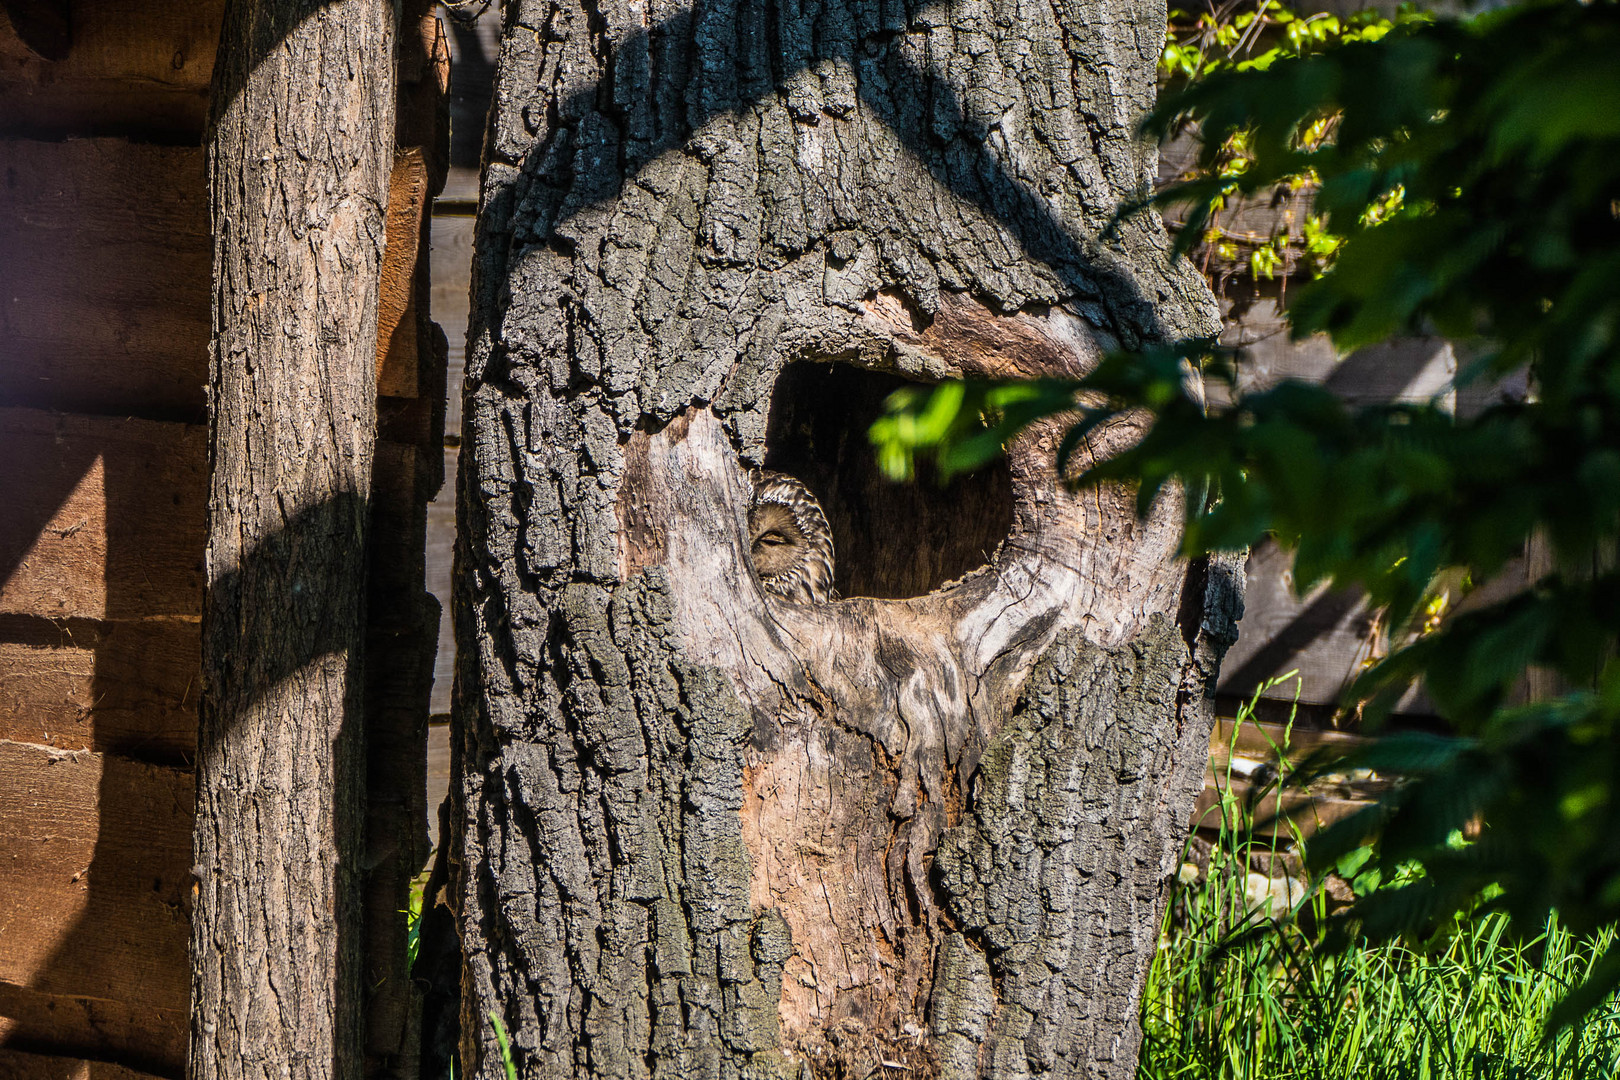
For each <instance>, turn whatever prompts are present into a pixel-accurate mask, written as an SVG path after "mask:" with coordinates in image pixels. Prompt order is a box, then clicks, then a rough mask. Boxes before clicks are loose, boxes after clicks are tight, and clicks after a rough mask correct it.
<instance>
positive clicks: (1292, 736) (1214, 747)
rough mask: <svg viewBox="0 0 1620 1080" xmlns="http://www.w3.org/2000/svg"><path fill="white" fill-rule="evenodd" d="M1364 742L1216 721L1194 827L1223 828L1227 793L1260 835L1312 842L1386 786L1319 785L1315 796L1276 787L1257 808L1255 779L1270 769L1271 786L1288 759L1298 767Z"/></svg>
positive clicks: (1346, 735)
mask: <svg viewBox="0 0 1620 1080" xmlns="http://www.w3.org/2000/svg"><path fill="white" fill-rule="evenodd" d="M1362 741H1363V740H1362V737H1361V736H1359V735H1354V734H1351V733H1350V732H1346V731H1337V730H1332V729H1318V728H1307V727H1299V726H1296V727H1293V728H1292V729H1290V728H1288V727H1285V726H1284V725H1282V724H1274V723H1267V722H1257V721H1254V720H1246V721H1244V723H1242V724H1241V725H1239V724H1237V723H1236V721H1234V720H1230V719H1219V720H1216V721H1215V727H1214V729H1213V730H1212V731H1211V732H1210V737H1209V764H1208V765H1207V766H1206V768H1205V771H1204V790H1203V791H1202V792H1200V793H1199V796H1198V803H1197V806H1196V807H1195V808H1194V810H1193V819H1192V824H1193V828H1195V829H1205V830H1215V829H1219V828H1220V827H1221V826H1222V824H1223V822H1222V813H1221V806H1222V793H1223V792H1225V791H1229V792H1230V793H1231V794H1232V795H1233V796H1234V797H1235V799H1236V800H1237V807H1236V810H1237V814H1238V817H1239V818H1240V819H1242V820H1245V821H1247V822H1248V823H1249V824H1251V825H1253V826H1255V832H1256V834H1257V835H1260V836H1278V837H1281V838H1283V839H1285V840H1289V839H1292V838H1293V837H1294V835H1295V834H1296V833H1297V834H1298V835H1299V836H1301V837H1308V836H1310V835H1311V834H1312V833H1313V832H1315V831H1316V830H1318V829H1320V828H1323V827H1325V826H1328V825H1331V824H1333V823H1334V822H1335V821H1338V820H1340V819H1341V818H1344V817H1348V816H1349V815H1350V814H1353V813H1355V812H1356V811H1358V810H1360V809H1362V808H1363V807H1365V806H1367V805H1368V804H1369V802H1370V801H1371V799H1372V798H1373V797H1375V796H1376V794H1377V792H1378V791H1379V790H1380V788H1381V786H1382V785H1381V782H1378V781H1372V780H1369V781H1358V782H1356V783H1355V784H1348V783H1346V784H1335V785H1315V786H1313V790H1309V791H1305V790H1300V789H1298V788H1289V789H1285V790H1283V791H1281V792H1278V791H1277V790H1276V789H1275V788H1274V787H1273V789H1272V790H1270V791H1268V792H1266V794H1265V796H1264V797H1263V798H1260V799H1258V800H1256V801H1255V802H1254V804H1253V805H1252V806H1251V805H1250V804H1249V800H1250V799H1251V797H1252V793H1253V791H1254V787H1255V784H1254V781H1253V780H1252V779H1251V778H1252V777H1255V776H1256V775H1257V773H1258V772H1259V771H1260V769H1261V768H1264V769H1266V770H1267V771H1269V773H1270V775H1269V777H1267V779H1266V780H1265V783H1267V784H1268V785H1270V784H1271V783H1272V782H1273V781H1274V780H1275V778H1276V775H1277V769H1278V765H1279V762H1280V760H1281V759H1282V758H1283V757H1284V756H1286V757H1287V759H1288V763H1289V764H1290V765H1298V764H1299V763H1301V762H1302V761H1304V760H1305V758H1306V757H1307V756H1309V755H1310V754H1312V753H1315V752H1317V751H1319V750H1338V751H1346V750H1349V749H1351V748H1352V747H1354V746H1355V745H1357V744H1358V743H1360V742H1362ZM1279 809H1280V810H1281V811H1282V816H1281V817H1279V816H1278V811H1279ZM1226 824H1240V822H1238V821H1229V822H1227V823H1226ZM1290 826H1291V827H1290Z"/></svg>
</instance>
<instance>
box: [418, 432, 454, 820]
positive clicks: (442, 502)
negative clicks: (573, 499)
mask: <svg viewBox="0 0 1620 1080" xmlns="http://www.w3.org/2000/svg"><path fill="white" fill-rule="evenodd" d="M443 454H444V475H445V477H446V478H447V480H446V482H445V485H444V486H443V487H442V488H440V489H439V493H438V495H437V496H435V497H434V499H433V501H432V502H430V503H428V508H427V575H426V577H427V588H428V591H429V592H431V593H432V594H433V595H434V597H435V598H436V599H437V600H438V602H439V611H440V615H439V648H438V652H437V654H436V655H435V657H434V661H433V696H432V699H431V700H430V703H429V705H428V712H429V713H430V714H431V715H433V716H447V715H449V712H450V687H451V684H452V682H453V681H454V677H455V660H456V639H455V634H453V633H452V632H451V628H450V610H451V605H450V580H451V576H452V569H453V564H454V562H455V548H456V484H455V476H456V459H457V456H458V451H456V450H445V451H443ZM436 805H437V804H436V803H431V802H430V803H429V806H430V807H433V806H436Z"/></svg>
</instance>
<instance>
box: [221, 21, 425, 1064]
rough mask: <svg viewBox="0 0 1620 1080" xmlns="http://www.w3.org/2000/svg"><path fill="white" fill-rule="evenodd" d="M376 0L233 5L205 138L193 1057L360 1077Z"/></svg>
mask: <svg viewBox="0 0 1620 1080" xmlns="http://www.w3.org/2000/svg"><path fill="white" fill-rule="evenodd" d="M394 34H395V11H394V8H393V6H392V5H391V4H389V3H387V2H385V0H301V2H298V0H280V2H277V0H240V2H238V0H232V2H230V3H228V4H227V11H226V17H225V24H224V30H223V33H222V38H221V44H220V51H219V59H218V61H217V67H216V70H215V78H214V97H213V118H212V123H211V125H210V133H209V143H208V162H209V187H210V198H211V210H212V220H213V231H214V338H213V348H212V359H211V363H210V372H209V378H210V395H211V396H210V404H211V410H210V421H211V439H212V443H211V448H212V476H211V488H210V492H209V538H208V556H207V566H208V592H207V599H206V603H205V609H204V615H203V676H204V692H203V699H202V712H201V717H200V728H199V735H198V753H197V825H196V835H195V845H194V846H195V856H196V869H195V873H196V875H197V887H196V908H195V911H194V913H193V916H192V1030H191V1074H192V1076H193V1077H196V1078H198V1080H202V1078H209V1080H212V1078H216V1077H218V1078H235V1077H244V1078H246V1077H263V1078H267V1080H268V1078H271V1077H274V1078H276V1080H283V1078H305V1077H311V1078H313V1077H323V1078H324V1077H354V1076H358V1075H359V1074H360V1069H361V1062H362V1058H361V1046H360V1032H359V1027H360V1024H359V1016H360V1012H359V1007H360V1003H361V996H362V991H363V988H362V987H361V986H360V985H359V982H360V979H359V976H360V966H359V962H358V950H359V947H360V933H359V925H358V913H359V912H358V896H357V888H358V882H359V878H360V873H361V867H360V865H359V856H360V838H361V831H362V827H363V825H364V820H365V819H364V799H363V789H364V765H365V759H364V755H363V745H362V743H361V739H360V734H361V731H360V723H361V717H360V705H361V691H362V684H361V672H360V659H361V655H362V651H363V647H364V618H363V617H364V606H365V603H364V602H365V580H366V573H365V566H366V526H367V492H368V489H369V485H370V480H371V466H372V456H373V447H374V443H375V438H376V371H375V364H376V347H377V346H376V343H377V280H378V273H379V269H380V266H381V261H382V252H383V228H384V212H385V209H386V205H387V193H388V176H389V168H390V165H391V163H392V159H393V132H394V122H393V121H394V82H393V80H394Z"/></svg>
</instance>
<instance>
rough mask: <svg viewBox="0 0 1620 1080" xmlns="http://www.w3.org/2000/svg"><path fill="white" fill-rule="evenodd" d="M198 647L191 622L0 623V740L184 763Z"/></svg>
mask: <svg viewBox="0 0 1620 1080" xmlns="http://www.w3.org/2000/svg"><path fill="white" fill-rule="evenodd" d="M200 647H201V645H200V638H199V633H198V624H197V622H196V621H195V620H182V619H142V620H138V621H133V622H117V623H95V622H70V623H60V624H58V623H51V622H48V621H46V620H42V619H15V618H10V619H8V618H0V739H12V740H16V741H18V742H31V743H36V744H39V745H41V746H49V747H53V748H55V749H58V750H98V751H112V752H116V753H121V754H124V755H126V756H129V757H135V758H139V759H142V760H147V761H157V762H162V763H169V764H177V763H182V762H189V761H190V760H191V756H192V753H193V751H194V749H195V747H196V742H197V698H198V693H199V690H200V688H199V686H198V681H197V680H198V671H199V670H200V664H201V659H200V655H199V651H200Z"/></svg>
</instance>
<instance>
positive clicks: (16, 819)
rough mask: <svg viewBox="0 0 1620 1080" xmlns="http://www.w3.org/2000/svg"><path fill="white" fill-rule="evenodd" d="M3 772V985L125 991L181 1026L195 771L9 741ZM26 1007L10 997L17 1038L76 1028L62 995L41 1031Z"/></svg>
mask: <svg viewBox="0 0 1620 1080" xmlns="http://www.w3.org/2000/svg"><path fill="white" fill-rule="evenodd" d="M0 776H4V777H5V778H6V783H5V784H4V785H0V821H4V822H5V823H6V832H7V836H6V843H5V845H4V848H3V849H0V927H4V928H5V939H6V948H5V949H4V950H0V987H3V988H5V990H6V991H7V996H9V997H11V998H13V999H22V998H32V999H38V998H40V997H41V996H44V997H49V998H53V999H63V1000H64V1001H66V1002H72V1001H76V1000H92V999H93V1000H95V1001H98V1002H110V1003H124V1004H127V1005H129V1006H131V1007H135V1008H139V1009H141V1010H144V1011H147V1012H149V1013H151V1014H152V1015H153V1016H154V1018H155V1023H157V1026H159V1027H161V1026H162V1023H164V1022H166V1021H165V1018H178V1019H179V1022H180V1024H181V1025H182V1026H183V1024H184V1017H185V1013H186V1008H187V995H188V992H189V986H188V978H189V973H190V965H189V963H188V961H187V957H186V942H187V938H188V933H189V932H188V928H187V922H186V918H187V916H186V910H187V898H188V893H189V888H190V866H191V816H192V797H193V786H194V782H193V779H192V777H191V774H190V773H188V772H185V771H183V770H179V769H170V768H164V767H162V766H154V765H146V764H142V763H138V762H133V761H128V760H126V759H122V758H119V757H116V756H112V755H103V754H97V753H93V752H90V751H79V752H75V753H64V752H62V751H57V750H51V749H48V748H45V747H40V746H33V745H30V744H27V743H18V742H9V741H5V742H0ZM18 991H22V992H24V993H22V994H19V993H17V992H18ZM19 1003H20V1004H25V1005H26V1004H27V1003H28V1002H27V1001H19ZM34 1004H35V1005H36V1009H35V1010H34V1011H35V1012H36V1013H37V1012H39V1011H40V1010H39V1009H38V1008H37V1006H38V1005H39V1001H38V1000H35V1001H34ZM45 1004H46V1005H47V1006H48V1005H49V1003H48V1002H46V1003H45ZM28 1011H29V1010H27V1009H18V1010H16V1011H13V1010H12V1009H11V1008H9V1007H4V1006H0V1012H3V1013H4V1014H5V1015H6V1016H8V1017H9V1022H10V1024H11V1025H13V1027H12V1033H13V1036H14V1039H13V1041H36V1040H45V1041H49V1042H52V1043H56V1044H61V1043H62V1042H63V1040H64V1039H70V1038H73V1037H74V1034H75V1033H72V1032H64V1031H63V1030H62V1028H61V1026H60V1023H59V1018H57V1017H56V1013H57V1012H58V1010H57V1009H56V1008H55V1007H47V1008H45V1009H44V1010H43V1013H44V1015H43V1016H42V1017H40V1019H41V1020H42V1021H44V1022H46V1023H47V1024H48V1027H47V1028H46V1029H45V1030H43V1031H35V1032H30V1031H28V1030H27V1025H28V1015H27V1014H28ZM19 1013H22V1014H23V1015H19ZM68 1015H70V1016H71V1010H69V1014H68ZM19 1025H20V1026H19ZM97 1056H102V1055H97Z"/></svg>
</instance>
